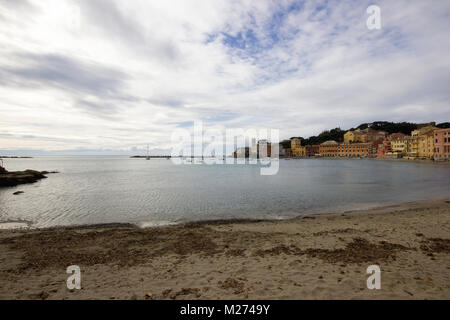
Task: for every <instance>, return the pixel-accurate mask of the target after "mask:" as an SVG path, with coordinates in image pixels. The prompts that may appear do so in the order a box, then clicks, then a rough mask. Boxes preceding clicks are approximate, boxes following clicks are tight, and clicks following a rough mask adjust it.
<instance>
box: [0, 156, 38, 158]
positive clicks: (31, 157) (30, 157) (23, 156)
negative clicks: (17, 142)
mask: <svg viewBox="0 0 450 320" xmlns="http://www.w3.org/2000/svg"><path fill="white" fill-rule="evenodd" d="M32 158H33V157H28V156H0V159H32Z"/></svg>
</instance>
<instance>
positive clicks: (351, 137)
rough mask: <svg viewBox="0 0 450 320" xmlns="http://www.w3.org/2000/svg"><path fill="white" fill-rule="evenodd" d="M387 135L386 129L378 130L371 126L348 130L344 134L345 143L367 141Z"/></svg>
mask: <svg viewBox="0 0 450 320" xmlns="http://www.w3.org/2000/svg"><path fill="white" fill-rule="evenodd" d="M385 137H386V132H384V131H376V130H373V129H370V128H366V129H364V130H361V129H356V130H353V131H347V132H346V133H345V134H344V143H345V144H349V143H367V142H373V141H375V140H377V139H379V138H385Z"/></svg>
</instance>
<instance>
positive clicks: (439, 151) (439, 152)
mask: <svg viewBox="0 0 450 320" xmlns="http://www.w3.org/2000/svg"><path fill="white" fill-rule="evenodd" d="M433 133H434V160H436V161H444V160H446V161H449V160H450V128H447V129H436V130H434V132H433Z"/></svg>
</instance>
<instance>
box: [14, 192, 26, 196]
mask: <svg viewBox="0 0 450 320" xmlns="http://www.w3.org/2000/svg"><path fill="white" fill-rule="evenodd" d="M21 193H24V191H16V192H14V193H13V195H15V196H16V195H18V194H21Z"/></svg>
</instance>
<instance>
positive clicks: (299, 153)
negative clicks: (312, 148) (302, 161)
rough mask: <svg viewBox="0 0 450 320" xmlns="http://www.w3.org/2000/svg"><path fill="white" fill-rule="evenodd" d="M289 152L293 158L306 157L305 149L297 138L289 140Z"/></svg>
mask: <svg viewBox="0 0 450 320" xmlns="http://www.w3.org/2000/svg"><path fill="white" fill-rule="evenodd" d="M291 150H292V155H293V156H294V157H304V156H305V155H306V148H305V146H302V141H301V140H300V139H299V138H293V139H291Z"/></svg>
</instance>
